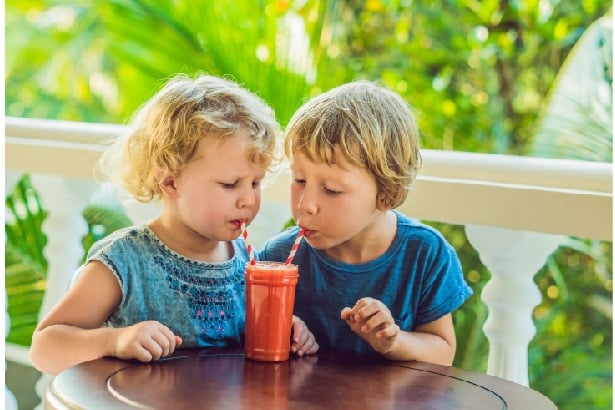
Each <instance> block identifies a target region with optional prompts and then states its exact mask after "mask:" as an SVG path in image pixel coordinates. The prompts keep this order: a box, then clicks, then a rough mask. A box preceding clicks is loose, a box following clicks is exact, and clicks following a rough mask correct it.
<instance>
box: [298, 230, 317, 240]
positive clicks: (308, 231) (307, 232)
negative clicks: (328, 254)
mask: <svg viewBox="0 0 615 410" xmlns="http://www.w3.org/2000/svg"><path fill="white" fill-rule="evenodd" d="M301 229H303V236H305V237H306V238H309V237H310V236H312V235H314V234H315V233H316V231H314V230H312V229H306V228H301Z"/></svg>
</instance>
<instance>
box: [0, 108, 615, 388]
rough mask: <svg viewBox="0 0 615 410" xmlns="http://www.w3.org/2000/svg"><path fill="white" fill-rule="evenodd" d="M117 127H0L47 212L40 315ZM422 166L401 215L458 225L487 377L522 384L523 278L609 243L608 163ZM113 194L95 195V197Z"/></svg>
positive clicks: (284, 206)
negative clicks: (478, 278)
mask: <svg viewBox="0 0 615 410" xmlns="http://www.w3.org/2000/svg"><path fill="white" fill-rule="evenodd" d="M123 130H124V127H123V126H118V125H109V124H80V123H71V122H66V121H52V120H34V119H16V118H10V117H9V118H6V120H5V132H6V137H5V147H6V162H7V163H6V166H7V173H6V181H7V187H11V186H12V185H13V183H14V181H15V175H19V174H21V173H23V172H27V173H30V174H34V179H33V181H34V183H35V185H36V188H37V190H38V191H39V194H40V196H41V199H42V202H43V205H44V206H45V208H46V209H47V210H48V212H49V215H48V218H47V221H46V223H45V225H44V227H43V229H44V231H45V233H46V234H47V235H48V240H49V242H48V244H47V247H46V249H45V255H46V256H47V258H48V261H49V273H48V286H49V288H48V291H47V294H46V295H45V300H44V302H43V307H42V309H41V315H42V314H45V313H46V312H47V311H48V310H49V309H50V308H51V307H52V306H53V304H55V302H56V301H57V300H58V298H59V297H60V296H61V294H62V293H63V292H64V291H65V289H66V286H67V285H68V283H69V280H70V278H71V275H72V274H73V271H74V269H75V267H76V266H77V264H78V262H79V259H80V258H81V256H82V254H83V249H81V237H82V235H83V234H84V233H85V222H84V221H83V219H82V218H81V211H82V210H83V208H84V207H85V206H86V205H87V204H88V202H89V200H90V197H91V195H92V192H93V191H94V190H95V189H98V188H100V185H98V184H96V183H95V182H94V174H93V172H92V171H93V169H94V165H95V161H96V159H97V158H98V157H99V155H100V153H101V152H102V150H103V148H104V147H103V144H102V143H101V141H105V140H107V139H108V138H109V137H111V136H113V135H118V134H121V133H122V132H123ZM423 162H424V165H423V167H422V169H421V170H420V172H419V177H418V179H417V182H416V184H415V186H414V188H413V190H412V191H411V192H410V194H409V196H408V199H407V200H406V202H405V203H404V204H403V205H402V206H401V207H400V210H401V211H402V212H404V213H406V214H408V215H410V216H412V217H415V218H419V219H424V220H430V221H440V222H447V223H453V224H457V225H464V226H466V234H467V236H468V239H469V241H470V243H471V244H472V246H473V247H474V248H475V249H476V250H477V251H478V253H479V255H480V258H481V260H482V262H483V263H484V264H485V266H486V267H487V268H488V269H489V271H490V272H491V275H492V277H491V279H490V280H489V282H488V283H487V285H486V286H485V288H484V289H483V291H482V300H483V301H484V302H485V303H486V305H487V306H488V308H489V317H488V319H487V321H486V323H485V324H484V327H483V330H484V332H485V334H486V336H487V338H488V340H489V345H490V349H489V360H488V369H487V372H488V373H489V374H492V375H496V376H500V377H503V378H506V379H509V380H512V381H515V382H517V383H520V384H524V385H527V384H528V369H527V356H528V355H527V349H528V344H529V342H530V341H531V339H532V338H533V337H534V335H535V332H536V328H535V326H534V324H533V321H532V311H533V309H534V307H535V306H536V305H538V304H539V303H540V292H539V291H538V288H537V287H536V285H535V284H534V281H533V278H534V275H535V274H536V273H537V272H538V270H539V269H540V268H541V267H542V266H543V264H544V263H545V261H546V259H547V258H548V256H549V255H550V254H551V253H552V252H553V251H554V250H555V249H556V248H557V247H558V245H559V243H560V240H561V238H562V235H566V236H576V237H580V238H587V239H598V240H612V229H613V223H612V220H613V219H612V218H613V214H612V209H613V208H612V205H613V204H612V188H613V186H612V176H613V170H612V164H610V163H596V162H591V163H590V162H584V161H572V160H556V159H545V158H527V157H516V156H510V155H490V154H477V153H466V152H446V151H437V150H424V151H423ZM80 178H83V179H80ZM288 183H289V180H288V175H285V174H283V175H281V176H279V177H278V178H277V179H274V180H272V181H270V183H269V184H268V185H266V186H265V187H264V189H263V207H262V211H261V213H260V214H259V215H258V216H257V219H256V220H255V221H254V223H253V224H252V226H251V227H250V236H251V239H252V241H253V243H255V242H256V243H255V245H256V246H259V244H260V243H262V242H263V241H264V239H265V238H267V237H269V236H270V235H272V234H274V233H276V232H278V231H279V230H280V229H281V227H282V224H283V223H284V222H285V221H286V220H287V219H288V218H289V217H290V211H289V209H288V196H289V189H288ZM112 195H113V194H112V193H111V191H110V190H109V189H108V188H104V189H100V190H99V191H97V193H96V196H97V197H98V198H99V199H98V200H97V201H96V202H100V201H99V200H100V198H104V197H105V196H109V197H110V196H112ZM124 199H125V197H119V198H118V199H117V201H116V203H119V204H121V206H123V207H124V209H125V211H126V213H127V215H128V216H129V218H131V220H132V221H133V223H141V222H145V221H147V220H148V219H150V218H151V217H153V215H155V214H156V212H157V211H158V209H159V208H158V207H159V205H158V204H156V203H153V204H148V205H143V204H138V203H130V202H126V201H124ZM114 201H115V200H114ZM570 215H575V217H574V218H570ZM465 268H466V269H468V268H469V267H465Z"/></svg>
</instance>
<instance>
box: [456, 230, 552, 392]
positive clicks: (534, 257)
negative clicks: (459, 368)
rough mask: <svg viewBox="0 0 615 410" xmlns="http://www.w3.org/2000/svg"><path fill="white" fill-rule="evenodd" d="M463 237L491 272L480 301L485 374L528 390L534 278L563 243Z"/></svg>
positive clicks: (521, 235)
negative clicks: (482, 305) (486, 349)
mask: <svg viewBox="0 0 615 410" xmlns="http://www.w3.org/2000/svg"><path fill="white" fill-rule="evenodd" d="M465 230H466V236H467V238H468V240H469V241H470V244H471V245H472V246H473V247H474V249H476V251H477V252H478V254H479V256H480V259H481V261H482V262H483V264H484V265H485V266H486V267H487V268H488V269H489V271H490V272H491V279H490V280H489V281H488V282H487V284H486V285H485V286H484V287H483V291H482V294H481V299H482V301H483V302H485V304H486V305H487V307H488V309H489V316H488V317H487V321H486V322H485V324H484V326H483V331H484V332H485V335H486V336H487V339H488V340H489V359H488V364H487V373H488V374H490V375H493V376H499V377H502V378H504V379H507V380H510V381H514V382H516V383H519V384H522V385H524V386H529V380H528V367H527V364H528V353H527V352H528V350H527V349H528V345H529V343H530V341H531V340H532V338H533V337H534V335H535V334H536V326H535V325H534V322H533V320H532V312H533V310H534V308H535V307H536V306H538V304H539V303H540V301H541V295H540V290H539V289H538V286H536V284H535V283H534V281H533V277H534V275H535V274H536V273H537V272H538V270H539V269H540V268H541V267H542V266H543V265H544V264H545V262H546V260H547V258H548V257H549V255H551V253H553V251H555V250H556V249H557V247H558V246H559V244H560V243H561V242H562V239H563V238H562V237H561V236H557V235H546V234H541V233H535V232H527V231H518V230H512V229H502V228H494V227H488V226H479V225H466V227H465Z"/></svg>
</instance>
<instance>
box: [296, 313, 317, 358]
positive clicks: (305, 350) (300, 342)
mask: <svg viewBox="0 0 615 410" xmlns="http://www.w3.org/2000/svg"><path fill="white" fill-rule="evenodd" d="M290 342H291V343H290V351H291V352H293V353H295V354H296V355H297V356H303V355H306V354H314V353H316V352H317V351H318V347H319V346H318V343H316V338H314V335H313V334H312V332H310V330H309V329H308V328H307V326H306V324H305V322H304V321H303V320H301V319H299V318H298V317H297V316H295V315H293V320H292V329H291V337H290Z"/></svg>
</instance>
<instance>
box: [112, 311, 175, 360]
mask: <svg viewBox="0 0 615 410" xmlns="http://www.w3.org/2000/svg"><path fill="white" fill-rule="evenodd" d="M114 335H115V337H114V338H113V339H114V340H113V341H111V343H112V344H111V346H112V350H111V352H112V353H111V355H112V356H115V357H119V358H120V359H137V360H139V361H142V362H150V361H152V360H158V359H160V358H161V357H167V356H169V355H170V354H171V353H173V352H174V351H175V347H176V346H180V345H181V344H182V339H181V337H179V336H175V334H174V333H173V332H172V331H171V329H169V328H168V327H166V326H165V325H163V324H162V323H160V322H157V321H154V320H150V321H146V322H139V323H137V324H135V325H132V326H128V327H124V328H118V329H117V333H114Z"/></svg>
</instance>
